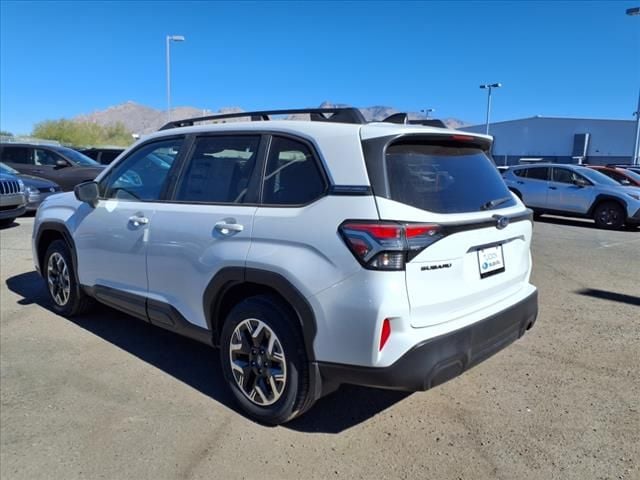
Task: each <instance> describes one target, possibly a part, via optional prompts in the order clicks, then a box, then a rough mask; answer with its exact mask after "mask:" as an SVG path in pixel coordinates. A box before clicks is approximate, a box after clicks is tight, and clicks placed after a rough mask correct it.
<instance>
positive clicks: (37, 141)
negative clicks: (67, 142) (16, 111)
mask: <svg viewBox="0 0 640 480" xmlns="http://www.w3.org/2000/svg"><path fill="white" fill-rule="evenodd" d="M0 142H3V143H30V144H32V145H54V146H62V144H61V143H60V142H59V141H57V140H47V139H43V138H35V137H20V136H14V135H2V136H0Z"/></svg>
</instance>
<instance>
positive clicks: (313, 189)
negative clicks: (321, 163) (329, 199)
mask: <svg viewBox="0 0 640 480" xmlns="http://www.w3.org/2000/svg"><path fill="white" fill-rule="evenodd" d="M324 191H325V183H324V180H323V178H322V174H321V173H320V170H319V168H318V165H317V163H316V161H315V160H314V157H313V153H312V152H311V150H310V149H309V147H307V146H306V145H305V144H304V143H301V142H298V141H296V140H291V139H288V138H281V137H273V140H272V142H271V148H270V149H269V158H268V159H267V171H266V174H265V177H264V186H263V194H262V203H265V204H272V205H303V204H306V203H309V202H311V201H312V200H314V199H316V198H318V197H320V196H321V195H322V194H323V193H324Z"/></svg>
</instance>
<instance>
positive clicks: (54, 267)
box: [47, 252, 71, 307]
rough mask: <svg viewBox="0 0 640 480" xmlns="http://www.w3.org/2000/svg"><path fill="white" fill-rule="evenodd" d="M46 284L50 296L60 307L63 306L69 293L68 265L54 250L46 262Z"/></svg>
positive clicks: (67, 299)
mask: <svg viewBox="0 0 640 480" xmlns="http://www.w3.org/2000/svg"><path fill="white" fill-rule="evenodd" d="M47 284H48V286H49V293H50V294H51V298H53V301H54V302H56V304H57V305H58V306H60V307H64V306H65V305H66V304H67V302H68V301H69V296H70V295H71V282H70V280H69V267H68V266H67V262H66V261H65V259H64V257H63V256H62V255H60V254H59V253H58V252H54V253H52V254H51V256H50V257H49V262H48V263H47Z"/></svg>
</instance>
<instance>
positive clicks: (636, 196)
mask: <svg viewBox="0 0 640 480" xmlns="http://www.w3.org/2000/svg"><path fill="white" fill-rule="evenodd" d="M627 195H629V196H630V197H631V198H633V199H634V200H640V193H629V192H627Z"/></svg>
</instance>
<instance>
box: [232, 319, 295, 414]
mask: <svg viewBox="0 0 640 480" xmlns="http://www.w3.org/2000/svg"><path fill="white" fill-rule="evenodd" d="M229 361H230V363H231V372H232V373H233V378H234V380H235V382H236V385H237V386H238V388H239V389H240V390H241V391H242V393H243V394H244V396H245V397H247V398H248V399H249V400H250V401H251V402H253V403H255V404H256V405H260V406H266V405H272V404H273V403H275V402H277V401H278V399H279V398H280V397H281V396H282V393H283V392H284V388H285V386H286V384H287V364H286V359H285V355H284V350H283V348H282V344H281V343H280V340H279V339H278V336H277V335H276V334H275V332H274V331H273V330H272V329H271V328H270V327H269V326H268V325H267V324H266V323H264V322H263V321H261V320H258V319H255V318H249V319H246V320H243V321H242V322H240V323H239V324H238V325H237V326H236V328H235V329H234V331H233V333H232V334H231V342H230V345H229Z"/></svg>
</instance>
